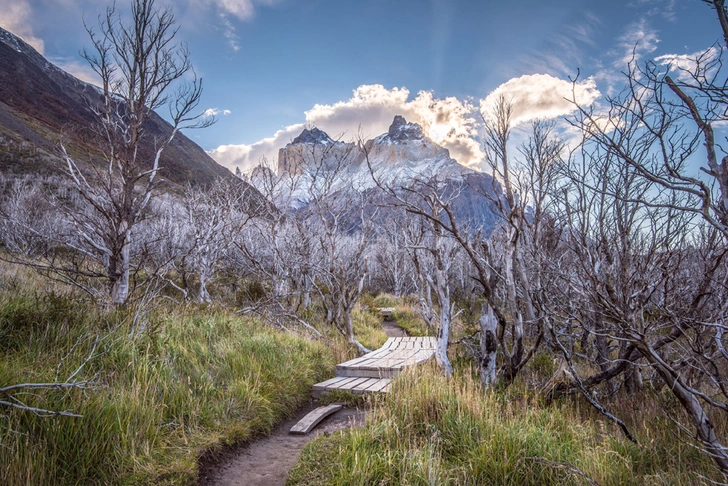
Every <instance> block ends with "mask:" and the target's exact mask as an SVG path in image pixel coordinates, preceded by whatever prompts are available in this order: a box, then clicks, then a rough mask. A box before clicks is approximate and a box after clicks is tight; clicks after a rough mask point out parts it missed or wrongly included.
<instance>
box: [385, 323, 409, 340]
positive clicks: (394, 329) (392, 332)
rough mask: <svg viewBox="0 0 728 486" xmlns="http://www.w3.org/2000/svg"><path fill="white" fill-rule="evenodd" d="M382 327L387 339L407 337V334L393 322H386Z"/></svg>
mask: <svg viewBox="0 0 728 486" xmlns="http://www.w3.org/2000/svg"><path fill="white" fill-rule="evenodd" d="M382 327H384V332H385V333H386V334H387V336H388V337H407V332H406V331H405V330H404V329H402V328H401V327H399V326H398V325H397V324H395V323H394V321H390V320H386V321H384V324H382Z"/></svg>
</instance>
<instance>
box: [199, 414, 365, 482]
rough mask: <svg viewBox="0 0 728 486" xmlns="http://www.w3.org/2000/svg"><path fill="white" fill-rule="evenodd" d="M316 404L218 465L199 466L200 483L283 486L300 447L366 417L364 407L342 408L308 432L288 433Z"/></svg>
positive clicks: (354, 424)
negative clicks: (306, 433)
mask: <svg viewBox="0 0 728 486" xmlns="http://www.w3.org/2000/svg"><path fill="white" fill-rule="evenodd" d="M315 407H316V404H314V403H311V404H309V405H308V406H307V407H305V408H303V409H302V410H300V411H299V412H298V413H297V414H296V416H295V417H294V418H292V419H290V420H287V421H285V422H283V423H282V424H281V425H279V426H278V428H277V429H276V430H275V431H273V433H272V434H271V435H269V436H268V437H266V438H264V439H261V440H258V441H256V442H253V443H252V444H250V445H248V446H247V447H245V448H243V449H238V450H235V451H229V453H228V454H227V456H228V457H225V458H222V460H221V461H216V463H217V464H208V465H206V466H201V468H200V469H201V471H200V481H199V484H200V486H279V485H280V486H283V485H285V484H286V479H288V471H290V470H291V469H292V468H293V466H294V465H295V464H296V461H298V456H299V455H300V454H301V449H303V446H305V445H306V444H308V443H309V442H310V441H312V440H313V439H315V438H316V437H318V436H319V435H321V434H331V433H333V432H336V431H338V430H344V429H348V428H349V427H356V426H360V425H362V424H363V423H364V419H365V418H366V410H364V409H352V408H342V409H341V410H339V411H338V412H336V413H335V414H333V415H330V416H329V417H327V418H326V419H325V420H324V421H322V422H321V423H320V424H319V425H318V426H316V428H315V429H314V430H313V431H311V433H310V434H308V435H290V434H289V433H288V431H289V430H290V429H291V427H293V426H294V425H296V423H298V421H299V420H300V419H302V418H303V417H304V416H305V415H306V414H307V413H308V412H310V411H311V410H313V409H314V408H315Z"/></svg>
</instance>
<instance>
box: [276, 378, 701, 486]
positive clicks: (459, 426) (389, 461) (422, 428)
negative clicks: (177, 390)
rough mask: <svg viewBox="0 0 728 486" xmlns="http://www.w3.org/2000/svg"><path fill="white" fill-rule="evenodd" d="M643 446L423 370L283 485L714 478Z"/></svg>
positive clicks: (568, 406) (662, 447) (561, 412)
mask: <svg viewBox="0 0 728 486" xmlns="http://www.w3.org/2000/svg"><path fill="white" fill-rule="evenodd" d="M642 439H644V442H643V443H644V444H645V445H644V446H636V445H634V444H632V443H630V442H627V441H625V440H622V439H621V438H620V437H618V436H616V435H611V434H608V433H607V426H606V425H605V424H604V422H603V420H601V419H598V418H593V419H592V420H584V419H583V413H582V412H580V411H579V410H578V407H574V405H573V404H572V402H564V403H560V404H559V403H556V404H552V405H550V406H547V405H544V404H542V403H541V402H540V401H539V400H538V399H537V398H535V397H534V398H531V397H529V395H527V394H526V395H520V396H516V395H512V394H508V393H506V392H484V391H483V389H482V388H481V387H480V385H479V384H478V383H477V382H476V381H474V380H473V379H472V378H471V376H470V375H469V374H466V375H464V376H460V377H458V378H456V379H452V380H446V379H445V378H443V377H442V376H440V374H439V373H438V372H437V370H435V369H434V368H429V369H428V368H427V367H423V368H420V369H418V370H414V371H411V372H408V373H405V374H404V375H402V376H401V377H399V378H398V379H396V380H395V382H394V384H393V386H392V389H391V391H390V393H389V394H388V395H387V396H386V397H384V398H382V399H381V403H380V404H379V406H378V407H376V409H375V412H374V413H373V416H372V417H371V418H370V419H369V421H368V423H367V425H366V426H365V427H363V428H361V429H353V430H349V431H345V432H343V433H339V434H336V435H334V436H331V437H322V438H319V439H317V440H315V441H314V442H312V443H310V444H309V445H308V446H307V447H306V448H305V449H304V451H303V453H302V455H301V459H300V461H299V463H298V464H297V466H296V467H295V469H294V470H293V471H292V472H291V475H290V477H289V482H288V484H289V485H304V484H305V485H344V484H346V485H371V484H410V485H420V484H421V485H429V484H438V485H481V484H499V485H529V484H532V485H549V484H551V485H580V484H588V483H587V481H586V479H585V476H586V477H589V478H591V479H592V480H594V481H596V482H597V483H598V484H601V485H603V486H606V485H637V484H674V485H687V484H700V481H699V478H698V476H697V475H696V474H695V473H696V472H700V473H701V474H705V475H707V476H709V477H713V476H714V475H715V474H714V472H712V466H711V465H710V464H709V463H708V462H707V461H706V460H705V458H701V457H700V455H699V453H697V452H696V451H690V450H689V446H686V445H685V444H683V445H682V446H683V447H680V446H679V445H675V444H674V441H672V442H671V441H670V440H669V439H667V438H665V437H662V439H661V440H662V441H661V442H658V443H655V442H654V441H652V442H650V440H649V439H648V438H647V437H642ZM658 451H659V453H658ZM676 456H677V457H679V458H680V460H676ZM688 464H689V466H688Z"/></svg>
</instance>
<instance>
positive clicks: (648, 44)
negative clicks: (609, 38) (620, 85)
mask: <svg viewBox="0 0 728 486" xmlns="http://www.w3.org/2000/svg"><path fill="white" fill-rule="evenodd" d="M659 42H660V38H659V37H658V35H657V31H656V30H655V29H653V28H652V27H651V26H650V25H649V23H648V22H647V20H645V19H644V18H643V19H640V20H638V21H636V22H632V23H631V24H629V25H628V26H627V28H626V29H625V33H624V34H622V35H621V36H620V37H619V39H618V43H619V47H620V48H621V49H622V55H621V57H620V58H619V59H617V61H616V64H615V65H616V67H617V68H619V69H624V67H625V66H626V65H627V64H629V63H632V62H637V61H639V60H640V59H641V58H642V57H643V56H644V55H645V54H650V53H652V52H654V51H655V50H656V49H657V44H658V43H659Z"/></svg>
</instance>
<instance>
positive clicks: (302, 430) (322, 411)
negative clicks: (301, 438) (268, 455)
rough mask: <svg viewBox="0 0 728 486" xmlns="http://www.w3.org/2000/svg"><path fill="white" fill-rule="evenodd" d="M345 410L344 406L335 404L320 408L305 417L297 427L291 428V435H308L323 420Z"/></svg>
mask: <svg viewBox="0 0 728 486" xmlns="http://www.w3.org/2000/svg"><path fill="white" fill-rule="evenodd" d="M342 408H343V405H340V404H338V403H334V404H331V405H327V406H325V407H318V408H316V409H314V410H312V411H310V412H309V413H308V414H307V415H306V416H305V417H303V418H302V419H301V420H300V421H299V422H298V423H297V424H296V425H294V426H293V427H291V430H290V431H289V432H288V433H289V434H308V433H309V432H311V430H313V428H314V427H316V426H317V425H318V424H319V423H320V422H321V421H322V420H323V419H325V418H326V417H328V416H329V415H331V414H332V413H336V412H338V411H339V410H341V409H342Z"/></svg>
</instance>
